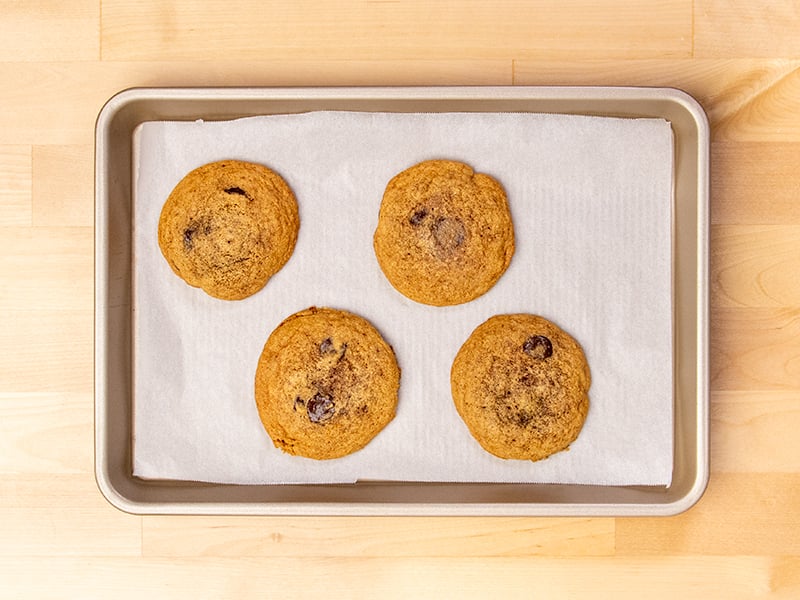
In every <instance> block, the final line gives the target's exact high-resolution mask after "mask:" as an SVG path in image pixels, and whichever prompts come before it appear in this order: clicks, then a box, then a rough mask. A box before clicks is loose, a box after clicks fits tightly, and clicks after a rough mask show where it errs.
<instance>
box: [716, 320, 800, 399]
mask: <svg viewBox="0 0 800 600" xmlns="http://www.w3.org/2000/svg"><path fill="white" fill-rule="evenodd" d="M711 310H712V313H713V317H712V318H713V322H714V327H713V328H712V330H711V386H712V389H713V390H724V391H729V390H730V391H736V390H775V391H779V390H784V391H791V390H794V391H795V392H796V391H797V388H798V381H800V344H798V342H797V340H798V339H800V307H789V308H739V307H730V308H723V307H716V306H715V307H712V309H711Z"/></svg>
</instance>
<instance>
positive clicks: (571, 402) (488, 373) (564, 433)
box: [450, 314, 591, 460]
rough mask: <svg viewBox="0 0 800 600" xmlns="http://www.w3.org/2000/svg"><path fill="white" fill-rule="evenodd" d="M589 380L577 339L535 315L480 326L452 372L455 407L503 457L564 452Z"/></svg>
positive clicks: (582, 415) (585, 405) (582, 410)
mask: <svg viewBox="0 0 800 600" xmlns="http://www.w3.org/2000/svg"><path fill="white" fill-rule="evenodd" d="M590 384H591V377H590V374H589V366H588V364H587V363H586V357H585V356H584V354H583V350H582V349H581V347H580V345H579V344H578V342H576V341H575V340H574V339H573V338H572V337H571V336H570V335H569V334H567V333H565V332H564V331H562V330H561V329H559V328H558V327H557V326H556V325H554V324H553V323H551V322H550V321H548V320H546V319H544V318H542V317H538V316H535V315H527V314H517V315H498V316H494V317H492V318H490V319H489V320H487V321H486V322H484V323H482V324H481V325H479V326H478V327H477V328H476V329H475V331H473V332H472V334H471V335H470V336H469V338H468V339H467V341H466V342H465V343H464V345H463V346H462V347H461V349H460V350H459V351H458V354H457V355H456V358H455V360H454V361H453V367H452V369H451V371H450V386H451V390H452V394H453V401H454V402H455V405H456V410H457V411H458V414H459V415H461V418H462V419H463V420H464V423H465V424H466V425H467V427H468V428H469V430H470V433H472V435H473V437H474V438H475V439H476V440H477V441H478V443H479V444H480V445H481V446H483V448H484V449H485V450H486V451H487V452H490V453H492V454H494V455H495V456H499V457H500V458H516V459H523V460H541V459H543V458H546V457H548V456H550V455H551V454H553V453H555V452H559V451H561V450H565V449H566V448H567V447H568V446H569V445H570V444H571V443H572V442H573V441H574V440H575V439H576V438H577V437H578V434H579V433H580V431H581V428H582V427H583V422H584V420H585V419H586V413H587V412H588V410H589V397H588V391H589V385H590Z"/></svg>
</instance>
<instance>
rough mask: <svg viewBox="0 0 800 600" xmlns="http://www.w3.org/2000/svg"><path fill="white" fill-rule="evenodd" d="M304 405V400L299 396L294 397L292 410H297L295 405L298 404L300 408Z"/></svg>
mask: <svg viewBox="0 0 800 600" xmlns="http://www.w3.org/2000/svg"><path fill="white" fill-rule="evenodd" d="M305 405H306V401H305V400H303V399H302V398H301V397H300V396H298V397H297V398H295V399H294V404H293V405H292V410H293V411H295V412H297V407H298V406H300V407H301V408H302V407H304V406H305Z"/></svg>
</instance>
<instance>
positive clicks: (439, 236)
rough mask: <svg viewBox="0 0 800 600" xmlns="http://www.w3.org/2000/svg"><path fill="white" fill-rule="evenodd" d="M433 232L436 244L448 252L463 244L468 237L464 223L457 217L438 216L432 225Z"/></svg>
mask: <svg viewBox="0 0 800 600" xmlns="http://www.w3.org/2000/svg"><path fill="white" fill-rule="evenodd" d="M431 233H432V234H433V239H434V241H435V242H436V245H437V246H438V247H439V248H440V249H442V250H444V251H446V252H452V251H453V250H455V249H456V248H458V247H459V246H461V244H463V243H464V240H465V239H466V237H467V230H466V228H465V227H464V223H462V222H461V219H458V218H455V217H438V218H437V219H436V220H435V221H434V222H433V224H432V225H431Z"/></svg>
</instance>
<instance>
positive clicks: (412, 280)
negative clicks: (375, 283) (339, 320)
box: [373, 160, 514, 306]
mask: <svg viewBox="0 0 800 600" xmlns="http://www.w3.org/2000/svg"><path fill="white" fill-rule="evenodd" d="M373 245H374V248H375V256H376V257H377V259H378V264H379V265H380V267H381V270H383V273H384V275H385V276H386V278H387V279H388V280H389V282H390V283H391V284H392V285H393V286H394V287H395V289H397V290H398V291H399V292H400V293H401V294H403V295H405V296H407V297H408V298H411V299H412V300H414V301H416V302H421V303H423V304H431V305H433V306H445V305H452V304H462V303H464V302H469V301H470V300H473V299H475V298H477V297H478V296H480V295H482V294H484V293H486V292H487V291H488V290H489V289H490V288H491V287H492V286H493V285H494V284H495V283H496V282H497V280H498V279H500V276H501V275H502V274H503V273H504V272H505V270H506V269H507V268H508V265H509V263H510V262H511V256H512V255H513V254H514V227H513V224H512V222H511V213H510V212H509V209H508V203H507V201H506V194H505V191H504V190H503V188H502V186H501V185H500V184H499V183H498V182H497V181H496V180H494V179H493V178H492V177H490V176H488V175H484V174H482V173H475V172H474V171H473V170H472V168H471V167H469V166H468V165H465V164H464V163H460V162H455V161H451V160H429V161H425V162H422V163H419V164H418V165H415V166H413V167H411V168H409V169H406V170H405V171H403V172H401V173H399V174H398V175H396V176H395V177H393V178H392V180H391V181H389V183H388V185H387V186H386V191H385V192H384V194H383V201H382V202H381V208H380V212H379V214H378V227H377V229H376V230H375V236H374V239H373Z"/></svg>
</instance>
